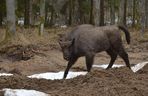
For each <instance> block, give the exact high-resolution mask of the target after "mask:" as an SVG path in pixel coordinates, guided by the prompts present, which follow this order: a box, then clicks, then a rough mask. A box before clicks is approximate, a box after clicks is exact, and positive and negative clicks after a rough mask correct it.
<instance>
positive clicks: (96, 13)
mask: <svg viewBox="0 0 148 96" xmlns="http://www.w3.org/2000/svg"><path fill="white" fill-rule="evenodd" d="M93 5H94V6H93V16H94V25H95V26H99V24H100V0H93Z"/></svg>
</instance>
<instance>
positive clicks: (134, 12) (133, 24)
mask: <svg viewBox="0 0 148 96" xmlns="http://www.w3.org/2000/svg"><path fill="white" fill-rule="evenodd" d="M135 17H136V0H133V18H132V21H133V22H132V27H135Z"/></svg>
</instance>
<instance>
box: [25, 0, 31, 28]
mask: <svg viewBox="0 0 148 96" xmlns="http://www.w3.org/2000/svg"><path fill="white" fill-rule="evenodd" d="M30 1H31V0H25V12H24V25H25V27H26V26H29V24H30V20H29V19H30V14H29V11H30Z"/></svg>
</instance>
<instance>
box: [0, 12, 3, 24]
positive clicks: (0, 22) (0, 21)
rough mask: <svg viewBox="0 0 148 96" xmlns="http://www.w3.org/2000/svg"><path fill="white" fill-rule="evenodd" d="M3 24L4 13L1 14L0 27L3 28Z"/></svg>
mask: <svg viewBox="0 0 148 96" xmlns="http://www.w3.org/2000/svg"><path fill="white" fill-rule="evenodd" d="M2 22H3V14H2V12H0V26H2Z"/></svg>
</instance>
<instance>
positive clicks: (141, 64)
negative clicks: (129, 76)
mask: <svg viewBox="0 0 148 96" xmlns="http://www.w3.org/2000/svg"><path fill="white" fill-rule="evenodd" d="M146 64H148V62H142V63H138V64H136V65H135V66H133V67H131V69H132V70H133V72H137V71H139V70H140V69H142V68H143V67H144V66H145V65H146Z"/></svg>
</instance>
